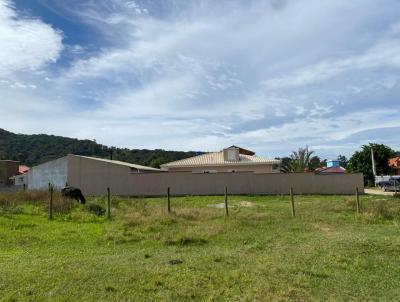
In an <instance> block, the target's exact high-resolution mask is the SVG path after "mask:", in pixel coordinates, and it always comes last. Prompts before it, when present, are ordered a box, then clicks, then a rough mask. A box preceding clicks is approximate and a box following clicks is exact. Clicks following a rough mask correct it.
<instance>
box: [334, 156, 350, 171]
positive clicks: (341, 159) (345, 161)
mask: <svg viewBox="0 0 400 302" xmlns="http://www.w3.org/2000/svg"><path fill="white" fill-rule="evenodd" d="M337 160H338V161H339V163H340V166H341V167H343V168H345V169H347V165H348V163H349V160H348V159H347V158H346V156H344V155H339V156H338V157H337Z"/></svg>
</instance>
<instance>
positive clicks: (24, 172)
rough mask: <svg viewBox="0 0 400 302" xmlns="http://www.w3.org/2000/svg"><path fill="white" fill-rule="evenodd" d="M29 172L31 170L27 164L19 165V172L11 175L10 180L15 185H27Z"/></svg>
mask: <svg viewBox="0 0 400 302" xmlns="http://www.w3.org/2000/svg"><path fill="white" fill-rule="evenodd" d="M28 172H29V167H28V166H25V165H19V167H18V174H17V175H15V176H13V177H10V180H12V182H13V184H14V185H15V186H21V187H22V186H27V185H28Z"/></svg>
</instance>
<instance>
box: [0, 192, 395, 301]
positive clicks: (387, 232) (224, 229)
mask: <svg viewBox="0 0 400 302" xmlns="http://www.w3.org/2000/svg"><path fill="white" fill-rule="evenodd" d="M7 198H9V197H7V196H3V197H2V198H0V301H189V300H198V301H349V300H351V301H385V300H398V299H399V297H400V257H399V255H400V236H399V234H400V227H399V224H400V199H398V198H395V197H390V196H361V203H362V209H363V212H362V213H361V214H357V213H355V207H356V205H355V198H354V196H296V210H297V217H296V218H295V219H292V218H291V212H290V202H289V198H288V196H231V197H230V199H229V202H230V205H231V208H230V213H229V214H230V216H229V217H228V218H226V217H225V216H224V209H223V208H219V207H215V204H219V203H221V202H223V197H221V196H208V197H180V198H172V210H173V212H172V213H170V214H168V213H166V211H165V209H166V200H165V198H152V199H150V198H149V199H140V198H132V199H120V198H113V206H114V208H113V211H112V216H113V219H112V220H111V221H108V220H107V219H105V217H104V216H97V215H95V214H92V213H90V212H88V210H87V207H85V206H83V205H78V204H73V205H71V204H69V203H65V204H61V205H57V204H56V210H58V211H60V213H58V214H55V216H54V220H52V221H49V220H48V219H47V216H46V212H45V209H44V208H45V204H44V203H43V202H40V198H41V197H40V196H39V197H36V200H39V201H30V202H25V201H24V199H29V198H28V197H25V196H24V194H20V196H17V197H15V198H14V199H13V201H9V200H7ZM89 204H97V205H103V206H105V199H104V198H103V199H102V198H91V199H89ZM70 207H71V208H70Z"/></svg>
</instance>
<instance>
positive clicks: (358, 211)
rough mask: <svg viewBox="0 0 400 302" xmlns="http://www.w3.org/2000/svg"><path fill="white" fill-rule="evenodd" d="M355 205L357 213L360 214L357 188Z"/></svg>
mask: <svg viewBox="0 0 400 302" xmlns="http://www.w3.org/2000/svg"><path fill="white" fill-rule="evenodd" d="M356 203H357V213H360V196H359V195H358V187H356Z"/></svg>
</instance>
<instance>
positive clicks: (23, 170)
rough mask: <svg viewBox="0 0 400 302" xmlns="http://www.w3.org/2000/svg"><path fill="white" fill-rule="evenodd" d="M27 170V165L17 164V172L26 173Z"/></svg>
mask: <svg viewBox="0 0 400 302" xmlns="http://www.w3.org/2000/svg"><path fill="white" fill-rule="evenodd" d="M28 171H29V167H28V166H25V165H19V168H18V173H19V174H26V173H28Z"/></svg>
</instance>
